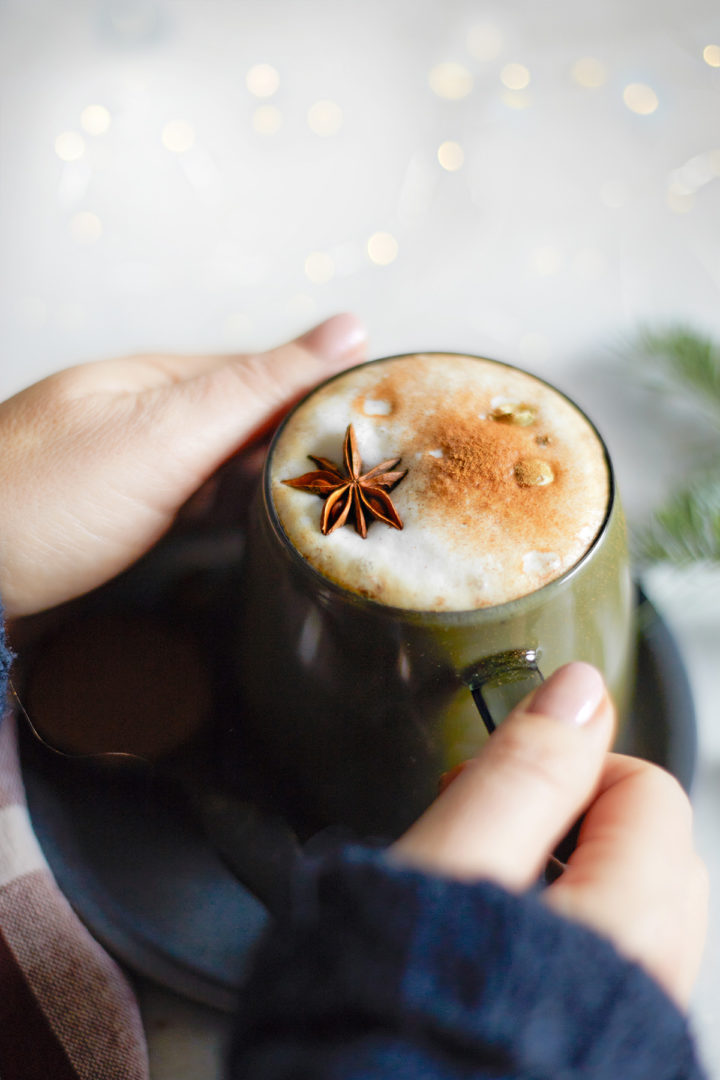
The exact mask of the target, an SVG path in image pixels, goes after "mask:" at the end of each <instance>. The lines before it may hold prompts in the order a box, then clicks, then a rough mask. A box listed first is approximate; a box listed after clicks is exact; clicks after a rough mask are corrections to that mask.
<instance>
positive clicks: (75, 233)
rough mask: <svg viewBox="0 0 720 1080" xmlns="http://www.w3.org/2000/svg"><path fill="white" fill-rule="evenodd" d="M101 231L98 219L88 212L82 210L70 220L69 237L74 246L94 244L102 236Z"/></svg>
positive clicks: (100, 223) (95, 215)
mask: <svg viewBox="0 0 720 1080" xmlns="http://www.w3.org/2000/svg"><path fill="white" fill-rule="evenodd" d="M102 231H103V228H102V222H101V221H100V218H99V217H98V216H97V214H93V213H92V212H91V211H90V210H82V211H81V212H80V213H79V214H74V215H73V217H71V219H70V235H71V237H72V238H73V240H74V241H75V243H76V244H81V245H83V246H84V245H90V244H94V243H96V242H97V241H98V240H99V239H100V237H101V236H102Z"/></svg>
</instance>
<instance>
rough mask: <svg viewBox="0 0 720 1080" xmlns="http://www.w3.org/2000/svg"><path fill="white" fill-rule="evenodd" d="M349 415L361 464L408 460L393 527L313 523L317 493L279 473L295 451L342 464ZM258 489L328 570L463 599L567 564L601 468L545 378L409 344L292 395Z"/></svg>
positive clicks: (586, 539)
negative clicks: (264, 487)
mask: <svg viewBox="0 0 720 1080" xmlns="http://www.w3.org/2000/svg"><path fill="white" fill-rule="evenodd" d="M498 405H501V406H502V408H498ZM520 405H522V406H523V409H522V410H521V409H519V408H518V409H517V415H516V417H515V419H516V422H513V419H512V417H513V408H514V407H515V406H520ZM528 407H529V408H528ZM493 414H495V416H496V417H497V416H498V415H499V416H500V417H501V419H497V418H493ZM350 423H352V425H353V427H354V429H355V435H356V438H357V444H358V449H359V451H360V454H361V456H362V460H363V471H364V472H365V471H367V470H369V469H371V468H372V467H373V466H374V465H377V464H379V463H380V462H381V461H384V460H387V459H388V458H396V457H401V458H402V463H401V465H400V466H398V468H401V469H404V468H406V469H408V473H407V476H406V477H405V479H404V480H402V481H401V483H400V484H399V485H398V486H397V487H396V488H395V489H394V490H393V491H392V493H391V498H392V500H393V502H394V504H395V506H396V508H397V510H398V513H399V514H400V517H401V518H402V521H403V524H404V528H403V529H402V531H398V530H396V529H392V528H390V527H388V526H387V525H384V524H383V523H381V522H374V523H373V524H372V525H371V526H370V528H369V531H368V536H367V538H366V539H363V538H362V537H361V536H360V535H358V533H356V532H355V529H354V528H353V527H352V525H348V526H345V527H343V528H340V529H337V530H336V531H335V532H333V533H332V534H330V535H328V536H323V535H322V533H321V531H320V513H321V511H322V505H323V504H322V500H321V499H320V498H319V497H318V496H317V495H314V494H310V493H308V492H304V491H300V490H297V489H294V488H290V487H288V486H286V485H284V484H283V483H282V481H283V480H288V479H291V478H294V477H297V476H300V475H302V474H303V473H306V472H308V471H311V470H312V469H314V468H315V466H314V465H313V464H312V463H311V462H310V461H309V460H308V454H313V455H315V456H319V457H325V458H328V459H330V460H331V461H333V462H335V463H337V464H338V465H342V460H343V459H342V443H343V438H344V435H345V430H346V428H347V426H348V424H350ZM548 477H551V478H552V479H550V480H549V479H548ZM271 493H272V499H273V502H274V504H275V508H276V510H277V514H278V517H279V519H280V522H281V524H282V527H283V529H284V531H285V533H286V535H287V536H288V538H289V540H290V541H291V542H292V543H293V544H294V545H295V547H296V548H297V550H298V551H299V552H300V553H301V555H303V557H304V558H305V559H307V560H308V562H309V563H310V564H311V565H312V566H314V567H315V569H316V570H318V571H319V572H320V573H322V574H324V575H326V576H327V577H328V578H330V579H331V580H332V581H335V582H337V583H340V584H342V585H344V586H345V587H346V588H349V589H351V590H353V591H355V592H358V593H361V594H362V595H364V596H368V597H370V598H371V599H373V600H376V601H378V602H380V603H385V604H389V605H392V606H395V607H403V608H411V609H415V610H420V611H433V610H436V611H464V610H469V609H473V608H478V607H487V606H490V605H495V604H501V603H504V602H506V601H508V600H512V599H515V598H516V597H519V596H523V595H524V594H526V593H529V592H533V591H534V590H535V589H537V588H539V587H541V586H542V585H545V584H546V583H547V582H549V581H551V580H553V579H554V578H556V577H559V576H560V575H561V574H563V573H564V572H565V571H566V570H568V569H569V568H570V567H572V566H573V565H574V564H575V563H576V562H577V561H578V560H579V559H580V558H581V557H582V555H583V554H584V553H585V551H586V550H587V549H588V547H589V546H590V545H591V543H592V542H593V540H594V538H595V537H596V535H597V533H598V531H599V529H600V528H601V526H602V523H603V521H604V518H605V515H606V511H607V504H608V497H609V477H608V471H607V465H606V462H605V455H604V451H603V447H602V445H601V443H600V441H599V439H598V437H597V435H596V433H595V431H594V430H593V428H592V427H591V425H590V424H589V423H588V421H587V420H586V419H585V417H584V416H583V415H582V413H581V412H580V411H579V410H578V409H576V408H575V406H573V405H572V404H571V403H570V402H569V401H567V400H566V399H565V398H564V397H562V395H560V394H559V393H557V392H556V391H555V390H553V389H552V388H551V387H549V386H546V385H545V384H544V383H542V382H540V381H539V380H538V379H535V378H534V377H533V376H531V375H529V374H527V373H525V372H521V371H517V370H515V369H514V368H509V367H506V366H504V365H502V364H496V363H494V362H492V361H490V360H477V359H474V358H472V357H465V356H454V355H440V354H433V355H423V354H420V355H416V356H408V357H396V358H393V359H390V360H383V361H379V362H376V363H373V364H367V365H365V366H363V367H360V368H355V369H353V370H351V371H349V372H347V373H345V374H343V375H341V376H339V377H338V378H336V379H334V380H333V381H332V382H330V383H329V384H327V385H326V386H324V387H322V388H321V389H320V390H318V391H317V392H316V393H315V394H313V395H312V397H311V398H309V399H308V400H307V401H305V402H303V403H302V404H301V405H300V406H299V407H298V409H297V410H296V411H295V412H294V413H293V414H292V416H291V417H289V419H288V420H287V421H286V424H285V427H284V428H283V431H282V433H281V435H280V437H279V439H278V440H277V442H276V445H275V449H274V453H273V459H272V472H271Z"/></svg>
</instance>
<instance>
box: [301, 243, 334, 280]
mask: <svg viewBox="0 0 720 1080" xmlns="http://www.w3.org/2000/svg"><path fill="white" fill-rule="evenodd" d="M305 276H306V277H308V278H310V281H312V282H313V283H314V284H315V285H325V284H327V282H328V281H330V280H332V278H334V277H335V262H334V260H333V258H332V255H328V253H327V252H326V251H311V252H310V254H309V255H308V257H307V259H306V260H305Z"/></svg>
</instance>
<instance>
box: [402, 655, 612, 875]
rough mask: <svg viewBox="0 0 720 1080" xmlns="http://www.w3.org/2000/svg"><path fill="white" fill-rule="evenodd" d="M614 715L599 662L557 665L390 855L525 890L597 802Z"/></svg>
mask: <svg viewBox="0 0 720 1080" xmlns="http://www.w3.org/2000/svg"><path fill="white" fill-rule="evenodd" d="M613 718H614V713H613V708H612V705H611V702H610V699H609V697H608V694H607V691H606V689H605V685H604V683H603V680H602V677H601V675H600V673H599V672H598V671H597V670H596V669H595V668H594V667H591V666H590V665H589V664H584V663H573V664H568V665H567V666H566V667H564V668H560V670H559V671H557V672H555V674H554V675H552V676H551V677H550V678H549V679H548V681H547V682H546V683H544V684H543V685H542V686H541V687H540V688H539V689H538V690H536V691H535V692H534V694H533V695H532V696H531V697H529V698H526V699H525V701H524V702H522V704H521V705H520V706H518V708H516V709H514V710H513V712H512V713H511V714H510V715H509V716H508V718H507V719H506V720H505V721H504V722H503V723H502V725H501V726H500V727H499V728H498V730H497V731H496V732H495V733H494V734H493V735H492V737H491V738H490V739H489V740H488V742H487V744H486V746H485V747H484V749H483V750H482V752H481V753H480V754H479V755H478V757H476V758H474V759H473V760H472V761H470V762H468V763H467V765H466V767H465V768H464V769H463V770H462V772H461V773H460V774H459V775H458V777H457V779H455V780H454V781H453V782H452V783H451V784H450V785H449V787H448V788H447V789H446V790H445V791H444V792H443V794H442V795H441V796H440V797H439V798H438V799H437V800H436V801H435V802H434V803H433V805H432V806H431V807H430V808H429V809H428V810H427V811H426V812H425V814H423V816H422V817H421V818H420V819H419V820H418V821H417V822H416V823H415V824H414V825H413V826H412V827H411V828H410V829H409V831H408V832H407V833H405V835H404V836H402V837H401V838H400V840H398V841H397V843H396V844H395V845H394V847H393V849H392V851H393V852H394V853H395V855H396V856H397V857H398V858H400V859H402V860H403V861H405V862H411V863H415V864H419V865H421V866H422V867H424V868H425V869H426V870H429V871H431V872H435V873H440V874H448V875H450V876H452V877H458V878H463V879H465V880H473V879H479V878H481V877H489V878H492V879H494V880H496V881H499V882H500V883H501V884H503V885H505V886H507V887H508V888H513V889H515V888H517V889H523V888H527V887H528V886H530V885H531V884H532V883H533V882H534V881H536V880H537V877H538V875H539V873H540V871H541V870H542V868H543V866H544V865H545V862H546V860H547V857H548V855H549V854H550V852H551V851H552V849H553V848H554V847H555V845H556V844H557V842H558V841H559V840H560V839H561V838H562V837H563V836H564V835H565V833H566V832H567V830H568V828H569V827H570V825H571V824H572V823H573V822H574V821H575V820H576V818H577V817H578V816H579V814H580V813H582V811H583V809H584V808H585V807H586V806H587V804H588V803H589V801H590V800H591V798H592V795H593V793H594V790H595V787H596V785H597V783H598V779H599V776H600V773H601V771H602V767H603V764H604V761H605V754H606V751H607V749H608V746H609V743H610V740H611V737H612V732H613Z"/></svg>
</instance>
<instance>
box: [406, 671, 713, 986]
mask: <svg viewBox="0 0 720 1080" xmlns="http://www.w3.org/2000/svg"><path fill="white" fill-rule="evenodd" d="M613 725H614V718H613V709H612V706H611V703H610V700H609V698H608V695H607V693H606V690H605V687H604V685H603V682H602V679H601V677H600V675H599V673H598V672H597V671H596V670H595V669H594V668H592V667H590V666H589V665H588V664H580V663H576V664H569V665H568V666H567V667H565V668H562V669H560V671H558V672H556V673H555V674H554V675H553V676H552V677H551V678H550V679H548V681H547V682H546V683H545V684H544V685H543V686H541V687H540V688H539V689H538V690H537V691H535V693H534V694H533V695H532V696H531V697H530V698H528V699H526V700H525V701H524V702H523V703H522V705H521V706H520V707H519V708H518V709H516V710H515V711H514V712H513V713H512V714H511V715H510V716H509V717H508V719H507V720H506V721H505V722H504V723H503V724H502V725H501V726H500V728H499V729H498V730H497V732H496V733H495V734H494V735H493V736H492V738H491V739H490V740H489V742H488V743H487V746H486V747H485V749H484V750H483V752H482V753H481V754H480V755H479V756H478V757H477V758H475V759H473V760H472V761H470V762H468V763H467V765H466V766H465V767H464V768H463V769H462V770H461V771H460V773H459V775H458V776H457V778H456V779H455V780H454V781H453V782H452V783H451V784H450V785H449V786H448V788H447V789H446V790H445V791H444V792H443V794H442V795H441V796H440V797H439V798H438V799H437V800H436V801H435V803H434V804H433V805H432V806H431V807H430V809H429V810H427V811H426V813H425V814H424V815H423V816H422V817H421V818H420V819H419V821H417V822H416V823H415V825H413V826H412V828H411V829H410V830H409V831H408V832H407V833H406V834H405V835H404V836H403V837H401V839H400V840H399V841H398V842H397V843H396V844H395V845H394V849H393V850H394V852H395V854H396V856H397V857H398V858H400V859H402V860H403V861H405V862H411V863H413V864H416V865H418V864H419V865H420V866H421V867H423V868H424V869H426V870H429V871H430V872H434V873H440V874H447V875H451V876H455V877H458V878H463V879H466V880H474V879H479V878H492V879H494V880H496V881H498V882H499V883H500V884H503V885H505V886H506V887H507V888H510V889H518V890H519V889H525V888H527V887H528V886H530V885H532V884H533V883H534V882H535V881H536V880H537V878H538V876H539V874H540V873H541V871H542V869H543V867H544V865H545V862H546V860H547V858H548V856H549V855H550V853H551V852H552V850H553V848H554V847H555V845H556V844H557V843H558V841H559V840H560V839H561V838H562V837H563V836H564V835H565V833H566V832H567V831H568V829H569V828H570V827H571V825H572V824H573V822H574V821H576V820H577V818H578V817H579V816H580V815H581V814H583V813H584V814H585V818H584V821H583V824H582V828H581V830H580V836H579V841H578V844H577V847H576V849H575V851H574V852H573V854H572V856H571V857H570V860H569V865H568V867H567V869H566V870H565V872H564V874H563V875H562V876H561V877H560V878H559V879H558V880H557V881H555V882H554V883H553V884H552V885H550V886H549V887H548V888H547V889H546V890H545V891H544V893H543V898H544V901H545V902H546V903H547V904H548V906H549V907H552V908H553V909H554V910H555V911H557V912H559V913H560V914H562V915H565V916H566V917H568V918H570V919H576V920H578V921H579V922H583V923H585V924H586V925H588V926H590V927H591V928H593V929H594V930H596V931H598V932H600V933H601V934H604V935H605V936H606V937H608V938H610V939H611V940H612V941H613V942H614V944H615V945H616V947H617V948H618V949H619V950H620V951H621V952H623V953H625V954H626V955H627V956H629V957H630V958H632V959H634V960H636V961H638V962H639V963H640V964H642V965H643V966H644V967H645V968H646V970H647V971H649V972H650V973H651V974H652V975H653V976H654V977H655V978H656V979H657V980H658V982H660V983H661V985H662V986H664V988H665V989H666V991H667V992H668V993H669V994H670V995H671V996H672V997H674V998H675V1000H676V1001H677V1002H679V1003H680V1004H681V1005H686V1004H687V1002H688V998H689V995H690V990H691V988H692V985H693V982H694V980H695V977H696V975H697V971H698V967H699V964H700V958H701V955H702V948H703V943H704V940H705V930H706V921H707V902H708V886H707V873H706V871H705V867H704V865H703V864H702V862H701V861H700V859H699V857H698V856H697V854H696V853H695V851H694V848H693V842H692V814H691V810H690V804H689V802H688V799H687V797H686V795H685V793H684V792H683V790H682V789H681V787H680V785H679V784H678V783H677V782H676V781H675V780H674V779H673V778H672V777H671V776H670V775H669V774H668V773H666V772H665V771H664V770H662V769H660V768H658V767H657V766H654V765H650V764H648V763H647V762H644V761H640V760H637V759H635V758H629V757H623V756H621V755H618V754H608V753H607V748H608V746H609V745H610V741H611V738H612V732H613Z"/></svg>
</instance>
